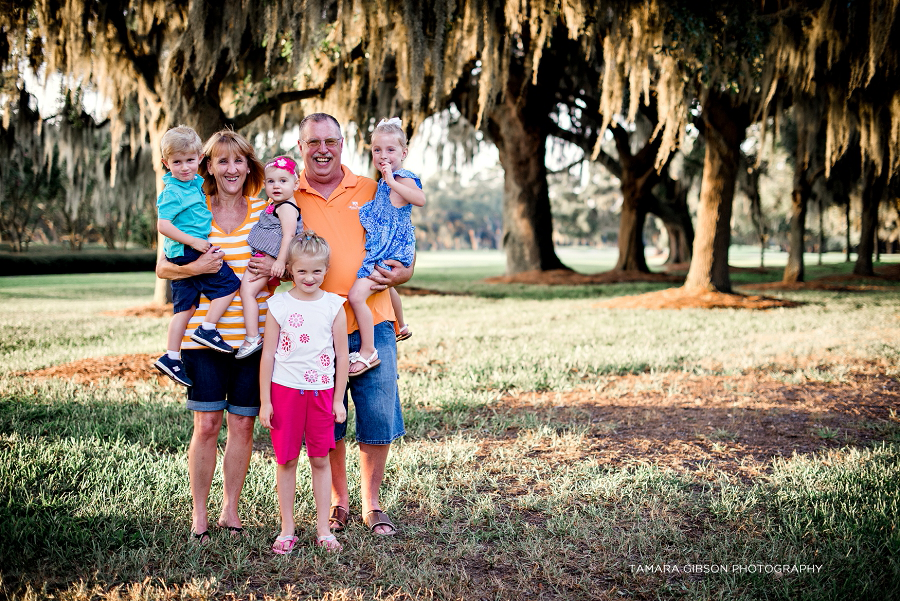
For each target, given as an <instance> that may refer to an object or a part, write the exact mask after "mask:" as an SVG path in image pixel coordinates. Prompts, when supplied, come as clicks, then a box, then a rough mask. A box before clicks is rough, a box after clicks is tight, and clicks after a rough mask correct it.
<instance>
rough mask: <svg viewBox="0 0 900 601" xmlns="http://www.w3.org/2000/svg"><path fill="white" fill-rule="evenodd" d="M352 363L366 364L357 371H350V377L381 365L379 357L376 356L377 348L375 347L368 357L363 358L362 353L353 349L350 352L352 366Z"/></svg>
mask: <svg viewBox="0 0 900 601" xmlns="http://www.w3.org/2000/svg"><path fill="white" fill-rule="evenodd" d="M354 363H365V365H366V366H365V367H364V368H363V369H360V370H359V371H351V372H350V377H351V378H353V377H355V376H359V375H362V374H364V373H366V372H367V371H369V370H370V369H372V368H375V367H378V366H379V365H381V359H379V358H378V349H375V352H373V353H372V354H371V355H370V356H369V358H368V359H365V358H363V356H362V355H360V354H359V353H357V352H355V351H354V352H352V353H350V365H351V366H352V365H353V364H354Z"/></svg>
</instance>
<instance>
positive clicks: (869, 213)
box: [853, 163, 887, 275]
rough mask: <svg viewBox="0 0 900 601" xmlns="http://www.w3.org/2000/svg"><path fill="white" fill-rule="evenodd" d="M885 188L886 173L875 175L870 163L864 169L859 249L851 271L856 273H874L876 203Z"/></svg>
mask: <svg viewBox="0 0 900 601" xmlns="http://www.w3.org/2000/svg"><path fill="white" fill-rule="evenodd" d="M886 188H887V174H886V173H885V172H884V171H882V173H881V174H880V175H875V168H874V166H873V165H872V164H871V163H870V164H869V165H868V169H866V187H865V189H864V190H863V193H862V224H861V225H860V232H859V251H858V252H857V255H856V264H855V265H854V266H853V273H854V274H856V275H875V269H874V267H873V265H872V253H873V252H874V251H875V233H876V231H877V230H878V205H879V203H880V202H881V199H882V197H883V196H884V192H885V189H886Z"/></svg>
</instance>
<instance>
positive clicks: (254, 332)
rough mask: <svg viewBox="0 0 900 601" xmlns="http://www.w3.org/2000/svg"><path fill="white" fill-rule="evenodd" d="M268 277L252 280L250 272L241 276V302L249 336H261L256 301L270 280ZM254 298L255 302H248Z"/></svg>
mask: <svg viewBox="0 0 900 601" xmlns="http://www.w3.org/2000/svg"><path fill="white" fill-rule="evenodd" d="M268 281H269V280H268V278H259V279H258V280H253V281H250V274H249V272H247V273H245V274H244V277H243V278H241V304H242V305H243V310H244V326H245V327H246V328H247V338H255V337H256V336H259V305H258V304H257V303H256V295H257V294H259V293H260V292H261V291H262V289H263V288H265V286H266V282H268ZM248 300H253V301H254V302H247V301H248Z"/></svg>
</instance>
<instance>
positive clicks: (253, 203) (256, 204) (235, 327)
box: [181, 198, 273, 349]
mask: <svg viewBox="0 0 900 601" xmlns="http://www.w3.org/2000/svg"><path fill="white" fill-rule="evenodd" d="M207 202H209V201H208V200H207ZM266 205H268V202H267V201H265V200H260V199H258V198H248V199H247V206H248V211H247V218H246V219H245V220H244V222H243V223H242V224H240V225H239V226H238V227H236V228H235V229H234V231H232V232H231V233H230V234H226V233H224V232H223V231H222V230H221V229H219V226H218V225H217V224H216V220H215V219H213V222H212V229H211V230H210V232H209V243H210V244H212V245H213V246H219V247H221V249H222V251H224V252H225V262H226V263H228V266H229V267H231V269H232V270H233V271H234V273H235V275H237V276H238V277H241V276H243V275H244V271H245V270H246V269H247V263H249V262H250V256H251V251H250V246H249V245H248V244H247V236H248V235H249V234H250V230H251V229H252V228H253V224H255V223H256V222H257V221H259V216H260V214H261V213H262V212H263V210H265V208H266ZM272 292H273V291H272V290H268V289H266V288H263V290H262V292H260V293H259V294H258V295H257V296H256V300H257V302H258V303H259V331H260V333H263V330H264V328H263V326H264V325H265V323H266V313H268V305H267V304H266V300H268V298H269V297H270V296H272ZM241 300H242V299H241V295H240V292H238V294H236V295H235V296H234V300H232V301H231V305H229V307H228V310H227V311H225V315H223V316H222V319H220V320H219V323H218V324H217V325H216V328H217V329H218V330H219V333H220V334H221V335H222V337H223V338H224V339H225V342H227V343H228V344H230V345H231V346H233V347H234V348H237V347H239V346H240V345H241V341H243V340H244V335H245V334H246V333H247V332H246V330H245V329H244V315H243V312H242V311H243V308H242V307H243V305H242V304H241ZM208 309H209V299H208V298H206V297H205V296H201V297H200V306H199V307H197V310H196V311H195V312H194V316H193V317H191V321H190V322H188V326H187V330H186V331H185V334H184V338H182V340H181V348H182V349H191V348H206V347H204V346H202V345H200V344H197V343H196V342H194V341H193V340H191V339H190V335H191V333H192V332H193V331H194V330H196V329H197V327H199V326H200V323H201V322H202V321H203V318H204V317H205V316H206V311H207V310H208Z"/></svg>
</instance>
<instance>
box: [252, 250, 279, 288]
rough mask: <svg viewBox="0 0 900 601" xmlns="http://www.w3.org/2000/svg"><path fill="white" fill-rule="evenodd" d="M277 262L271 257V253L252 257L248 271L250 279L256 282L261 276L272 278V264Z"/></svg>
mask: <svg viewBox="0 0 900 601" xmlns="http://www.w3.org/2000/svg"><path fill="white" fill-rule="evenodd" d="M274 264H275V259H273V258H272V257H270V256H269V255H265V254H264V255H263V256H261V257H250V262H249V263H248V264H247V271H249V272H250V276H251V277H250V281H251V282H255V281H256V280H258V279H260V278H270V277H272V276H271V273H272V266H273V265H274Z"/></svg>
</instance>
